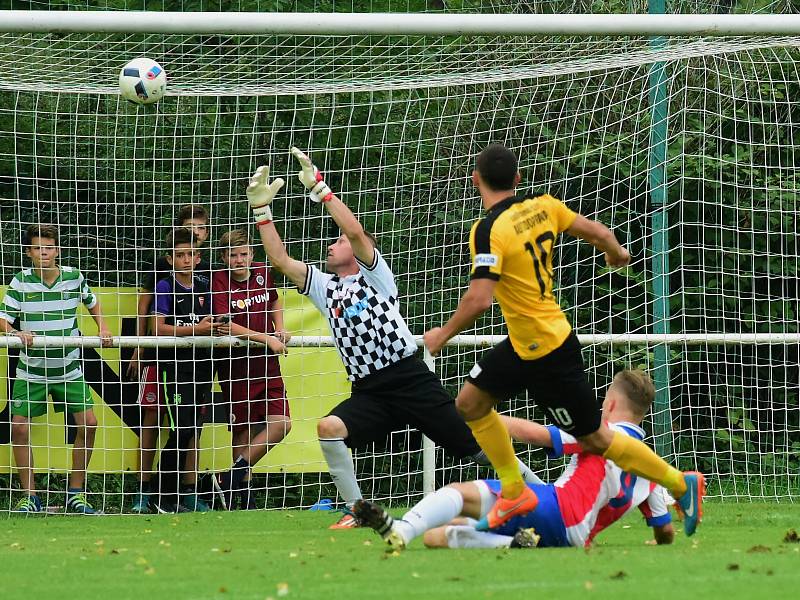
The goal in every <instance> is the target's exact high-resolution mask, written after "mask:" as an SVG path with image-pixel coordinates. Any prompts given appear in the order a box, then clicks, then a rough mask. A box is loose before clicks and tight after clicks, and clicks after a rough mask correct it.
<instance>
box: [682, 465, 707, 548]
mask: <svg viewBox="0 0 800 600" xmlns="http://www.w3.org/2000/svg"><path fill="white" fill-rule="evenodd" d="M683 479H684V481H685V482H686V493H685V494H684V495H683V496H681V497H680V498H678V505H680V507H681V511H682V512H683V531H684V532H685V533H686V535H690V536H691V535H694V532H695V531H696V530H697V525H698V524H699V523H700V521H702V520H703V496H705V493H706V478H705V477H703V474H702V473H698V472H697V471H690V472H687V473H684V474H683Z"/></svg>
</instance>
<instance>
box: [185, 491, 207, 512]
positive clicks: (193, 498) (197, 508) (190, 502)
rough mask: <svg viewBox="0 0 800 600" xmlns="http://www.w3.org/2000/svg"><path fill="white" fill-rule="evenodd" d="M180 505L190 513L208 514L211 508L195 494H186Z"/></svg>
mask: <svg viewBox="0 0 800 600" xmlns="http://www.w3.org/2000/svg"><path fill="white" fill-rule="evenodd" d="M180 505H181V506H182V507H183V508H186V509H187V510H189V511H191V512H208V511H210V510H211V507H210V506H209V505H208V504H207V503H206V502H205V500H202V499H201V498H200V497H199V496H198V495H197V494H187V495H185V496H183V498H181V504H180Z"/></svg>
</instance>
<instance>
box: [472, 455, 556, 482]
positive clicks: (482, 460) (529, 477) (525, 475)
mask: <svg viewBox="0 0 800 600" xmlns="http://www.w3.org/2000/svg"><path fill="white" fill-rule="evenodd" d="M472 460H474V461H475V462H476V463H478V464H479V465H482V466H484V467H491V466H492V463H490V462H489V457H488V456H486V453H485V452H484V451H483V450H481V451H480V452H478V453H477V454H475V455H473V456H472ZM517 464H518V465H519V472H520V475H522V479H523V480H525V483H538V484H541V485H544V481H542V480H541V479H539V477H537V475H536V473H534V472H533V471H531V470H530V467H528V465H526V464H525V463H524V462H522V461H521V460H520V459H519V458H517Z"/></svg>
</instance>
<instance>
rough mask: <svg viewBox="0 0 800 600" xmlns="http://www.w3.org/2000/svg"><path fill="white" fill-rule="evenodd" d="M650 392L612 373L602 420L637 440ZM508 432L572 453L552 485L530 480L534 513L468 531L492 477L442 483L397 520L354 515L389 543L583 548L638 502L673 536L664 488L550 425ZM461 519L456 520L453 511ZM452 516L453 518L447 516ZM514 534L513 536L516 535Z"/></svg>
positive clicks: (637, 376) (659, 536) (631, 375)
mask: <svg viewBox="0 0 800 600" xmlns="http://www.w3.org/2000/svg"><path fill="white" fill-rule="evenodd" d="M653 395H654V389H653V384H652V382H651V381H650V378H649V377H648V376H647V375H646V374H644V373H643V372H642V371H623V372H621V373H619V374H617V376H616V377H615V378H614V381H613V383H612V384H611V386H610V387H609V389H608V392H607V394H606V398H605V401H604V402H603V415H602V420H603V422H604V423H605V425H606V426H608V427H611V428H612V429H614V430H615V431H618V432H620V433H622V434H623V435H629V436H631V437H634V438H636V439H641V438H642V437H644V431H643V430H642V429H641V428H640V427H639V424H640V423H641V421H642V419H643V418H644V415H645V414H646V413H647V410H648V409H649V407H650V404H651V403H652V399H653ZM504 421H505V424H506V426H507V427H508V431H509V433H510V434H511V436H512V437H513V438H514V439H516V440H518V441H523V442H527V443H530V444H533V445H536V446H541V447H545V448H551V449H552V450H551V453H550V454H551V456H553V457H557V456H564V455H572V457H571V459H570V462H569V464H568V465H567V467H566V469H565V470H564V473H562V475H561V476H560V477H559V478H558V480H557V481H556V482H555V483H554V484H551V485H537V484H529V485H528V487H530V488H531V489H532V490H533V492H534V493H535V494H536V495H537V497H538V499H539V503H538V505H537V507H536V509H535V510H534V511H533V512H530V513H527V514H525V515H522V516H517V517H512V518H511V519H510V520H509V521H507V522H506V523H504V524H502V525H501V526H500V527H498V528H495V529H491V530H489V531H478V530H476V529H475V523H476V521H474V520H473V519H479V518H481V517H483V515H485V514H486V513H487V512H488V511H489V509H490V508H491V507H492V506H493V504H494V501H495V499H496V496H497V495H498V494H499V493H500V484H499V481H498V480H479V481H471V482H467V483H458V484H454V485H450V486H447V487H445V488H442V489H440V490H438V491H437V492H435V493H434V494H431V495H429V496H427V497H426V498H424V499H423V500H422V501H421V502H419V503H418V504H417V505H416V506H414V507H413V508H412V509H411V510H409V511H408V512H407V513H406V514H405V515H404V516H403V518H402V519H397V520H395V519H393V518H392V517H390V516H389V515H388V513H386V512H385V511H384V510H383V509H382V508H380V507H379V506H378V505H376V504H374V503H371V502H367V501H364V500H360V501H359V502H357V503H356V506H355V513H356V515H357V516H358V517H359V518H360V519H362V520H364V521H365V522H366V523H367V524H368V525H370V526H371V527H372V528H373V529H375V530H376V531H378V533H380V534H381V536H382V537H383V538H384V539H385V540H386V541H387V542H388V543H389V544H390V545H391V546H392V547H394V548H397V549H401V548H404V547H405V546H406V545H407V544H408V543H409V542H411V540H413V539H414V538H415V537H417V536H419V535H424V541H425V544H426V545H427V546H430V547H444V548H448V547H449V548H503V547H508V546H510V545H513V544H512V542H514V541H515V539H516V542H517V544H519V545H524V546H534V545H536V546H540V547H554V546H556V547H557V546H578V547H580V546H588V545H589V544H591V542H592V540H593V539H594V538H595V536H597V534H598V533H600V532H601V531H602V530H603V529H605V528H606V527H608V526H609V525H611V524H612V523H614V522H616V521H617V520H619V519H620V518H621V517H622V516H623V515H625V514H627V513H628V512H629V511H631V510H633V509H635V508H638V509H639V510H640V511H641V513H642V514H643V515H644V517H645V519H646V521H647V524H648V525H649V526H650V527H652V528H653V533H654V536H655V541H656V542H657V543H659V544H662V543H671V542H672V539H673V537H674V534H673V530H672V525H671V517H670V514H669V511H668V509H667V505H666V502H665V498H666V493H665V490H664V489H663V488H662V487H661V486H657V485H656V484H654V483H651V482H649V481H647V480H645V479H642V478H637V477H636V476H635V475H631V474H629V473H625V472H623V471H622V470H621V469H620V468H619V467H618V466H617V465H616V464H614V463H613V462H611V461H609V460H606V459H604V458H603V457H601V456H598V455H595V454H590V453H588V452H585V451H584V450H583V448H582V447H581V445H580V443H579V442H578V441H577V440H576V439H575V438H574V437H573V436H571V435H569V434H568V433H565V432H563V431H561V430H560V429H558V428H557V427H553V426H551V427H545V426H543V425H539V424H537V423H532V422H530V421H525V420H523V419H512V418H508V417H506V418H504ZM459 516H460V517H466V518H462V519H456V517H459ZM454 519H456V520H454ZM515 536H516V538H515Z"/></svg>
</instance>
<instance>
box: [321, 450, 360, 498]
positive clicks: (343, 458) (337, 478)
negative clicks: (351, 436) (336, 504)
mask: <svg viewBox="0 0 800 600" xmlns="http://www.w3.org/2000/svg"><path fill="white" fill-rule="evenodd" d="M319 445H320V447H321V448H322V455H323V456H324V457H325V462H326V463H328V470H329V471H330V474H331V479H333V483H334V484H335V485H336V489H337V490H338V491H339V495H340V496H341V497H342V500H344V502H345V504H346V505H347V506H352V505H353V504H354V503H355V501H356V500H358V499H359V498H361V489H360V488H359V487H358V482H357V481H356V469H355V466H354V465H353V458H352V457H351V456H350V451H349V450H348V449H347V446H346V445H345V443H344V439H343V438H328V439H321V438H320V440H319Z"/></svg>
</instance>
